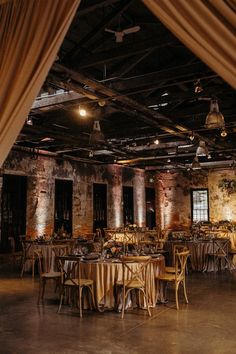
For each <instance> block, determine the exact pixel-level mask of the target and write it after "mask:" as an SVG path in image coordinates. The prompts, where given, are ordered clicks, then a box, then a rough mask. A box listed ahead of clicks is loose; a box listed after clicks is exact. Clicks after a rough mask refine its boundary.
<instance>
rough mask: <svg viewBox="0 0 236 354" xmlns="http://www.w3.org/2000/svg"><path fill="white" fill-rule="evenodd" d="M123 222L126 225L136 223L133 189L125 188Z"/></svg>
mask: <svg viewBox="0 0 236 354" xmlns="http://www.w3.org/2000/svg"><path fill="white" fill-rule="evenodd" d="M123 222H124V225H129V224H133V223H134V193H133V187H123Z"/></svg>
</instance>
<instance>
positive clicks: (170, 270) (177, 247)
mask: <svg viewBox="0 0 236 354" xmlns="http://www.w3.org/2000/svg"><path fill="white" fill-rule="evenodd" d="M184 251H188V247H186V246H185V245H180V244H177V245H174V246H173V255H172V266H167V267H165V272H166V273H175V263H176V253H179V252H184ZM186 273H187V274H188V265H187V263H186Z"/></svg>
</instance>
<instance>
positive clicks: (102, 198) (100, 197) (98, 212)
mask: <svg viewBox="0 0 236 354" xmlns="http://www.w3.org/2000/svg"><path fill="white" fill-rule="evenodd" d="M106 227H107V185H106V184H100V183H94V184H93V232H95V231H96V229H103V228H106Z"/></svg>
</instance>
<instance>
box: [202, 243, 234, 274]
mask: <svg viewBox="0 0 236 354" xmlns="http://www.w3.org/2000/svg"><path fill="white" fill-rule="evenodd" d="M212 242H213V244H212V252H209V253H208V255H207V269H208V268H209V261H210V259H213V266H214V271H218V270H221V269H222V268H223V262H225V265H227V266H228V269H229V270H231V269H232V268H234V267H233V264H232V261H231V259H230V254H229V253H230V240H229V239H228V238H216V239H213V241H212Z"/></svg>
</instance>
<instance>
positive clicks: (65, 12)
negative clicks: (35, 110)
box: [0, 0, 80, 167]
mask: <svg viewBox="0 0 236 354" xmlns="http://www.w3.org/2000/svg"><path fill="white" fill-rule="evenodd" d="M79 3H80V0H66V1H65V0H33V1H32V0H11V1H4V0H0V83H1V84H0V167H1V166H2V164H3V162H4V160H5V158H6V157H7V155H8V153H9V151H10V149H11V147H12V146H13V144H14V142H15V140H16V138H17V136H18V134H19V132H20V130H21V128H22V127H23V125H24V122H25V120H26V118H27V115H28V113H29V111H30V108H31V106H32V104H33V102H34V100H35V98H36V96H37V94H38V92H39V91H40V88H41V86H42V85H43V82H44V80H45V78H46V76H47V73H48V71H49V69H50V68H51V66H52V64H53V62H54V60H55V58H56V55H57V52H58V50H59V48H60V45H61V43H62V41H63V39H64V37H65V35H66V33H67V30H68V28H69V25H70V23H71V21H72V19H73V17H74V15H75V12H76V9H77V7H78V5H79Z"/></svg>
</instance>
